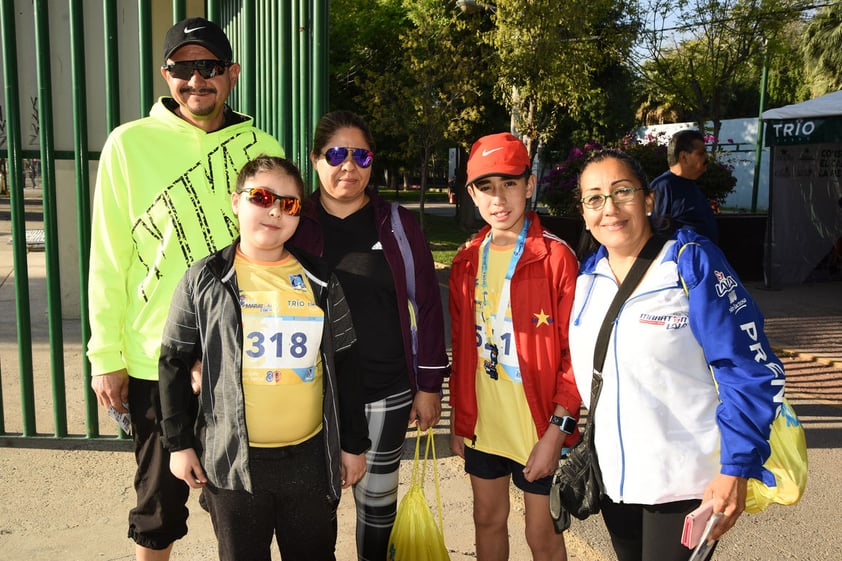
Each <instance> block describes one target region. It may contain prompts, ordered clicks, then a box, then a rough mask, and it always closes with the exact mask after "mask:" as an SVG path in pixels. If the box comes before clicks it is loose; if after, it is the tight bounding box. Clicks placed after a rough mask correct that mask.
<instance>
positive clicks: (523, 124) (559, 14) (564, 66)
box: [489, 0, 637, 155]
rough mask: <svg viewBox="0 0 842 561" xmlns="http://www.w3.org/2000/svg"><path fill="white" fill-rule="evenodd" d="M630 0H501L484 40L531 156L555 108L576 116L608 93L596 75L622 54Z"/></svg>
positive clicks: (549, 131) (500, 91)
mask: <svg viewBox="0 0 842 561" xmlns="http://www.w3.org/2000/svg"><path fill="white" fill-rule="evenodd" d="M636 10H637V7H636V3H635V2H634V0H572V1H570V2H558V1H556V0H532V1H530V2H523V1H521V0H499V1H498V2H497V3H496V13H495V16H494V19H495V28H494V30H493V32H492V33H491V34H490V36H489V41H490V43H491V45H492V46H493V47H494V50H495V51H496V53H497V54H498V56H499V59H500V65H499V69H498V82H497V88H496V93H497V95H498V97H499V98H500V99H501V100H503V101H504V103H505V104H506V105H507V106H508V107H510V108H511V109H512V111H513V114H514V116H515V117H514V118H515V124H516V127H517V130H518V132H520V133H521V135H522V136H523V137H525V139H526V142H527V146H528V148H530V154H531V155H534V148H535V145H536V143H537V142H539V141H542V142H546V141H548V140H549V139H550V138H551V137H552V135H553V133H554V132H555V125H556V124H557V123H558V122H559V119H558V117H559V112H563V113H566V114H569V115H571V116H573V117H574V118H576V117H579V116H580V115H581V114H583V113H585V112H586V110H587V109H588V108H589V107H594V106H598V105H599V104H600V101H604V100H605V99H606V94H605V90H604V89H603V88H601V87H600V84H599V83H598V82H597V80H596V77H597V76H598V75H599V74H600V73H603V72H605V70H606V69H607V68H611V67H614V68H616V65H617V64H618V63H619V61H622V60H623V59H624V58H626V57H627V55H628V53H629V51H630V49H631V45H632V43H633V41H634V38H635V35H636V31H637V29H636V26H635V25H634V14H635V13H636Z"/></svg>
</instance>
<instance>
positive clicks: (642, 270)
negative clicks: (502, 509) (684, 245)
mask: <svg viewBox="0 0 842 561" xmlns="http://www.w3.org/2000/svg"><path fill="white" fill-rule="evenodd" d="M664 241H665V240H664V239H663V238H662V237H660V236H657V235H655V236H652V237H651V238H649V241H648V242H646V245H645V246H644V247H643V249H642V250H641V252H640V254H639V255H638V256H637V259H635V261H634V264H633V265H632V267H631V269H630V270H629V274H628V275H627V276H626V279H625V281H624V282H623V284H622V285H621V286H620V290H618V291H617V294H616V295H615V296H614V300H612V301H611V305H610V306H609V307H608V311H607V312H606V313H605V319H603V320H602V327H600V329H599V335H598V336H597V338H596V345H595V346H594V357H593V378H592V380H591V402H590V405H591V406H590V409H589V410H588V420H587V422H586V423H585V430H584V431H583V433H582V438H580V439H579V442H577V443H576V445H575V446H574V447H573V449H572V450H571V451H570V453H569V454H568V455H567V456H565V457H563V458H561V459H560V460H559V462H558V468H557V469H556V471H555V474H554V475H553V483H552V487H551V489H550V515H551V516H552V518H553V521H554V522H555V524H556V529H557V530H558V531H562V530H564V529H565V528H566V527H567V526H569V517H568V516H567V515H568V514H569V515H572V516H575V517H576V518H578V519H579V520H584V519H585V518H587V517H588V516H590V515H592V514H597V513H599V509H600V502H601V500H602V473H601V471H600V469H599V461H598V459H597V456H596V447H595V446H594V415H595V412H596V404H597V402H598V401H599V394H600V393H601V392H602V366H603V365H604V364H605V355H606V353H607V352H608V339H609V337H610V336H611V330H612V329H613V328H614V321H615V320H616V319H617V314H618V313H619V312H620V308H621V307H622V305H623V303H624V302H625V301H626V299H627V298H628V297H629V295H630V294H631V293H632V291H634V289H635V288H636V287H637V285H638V284H640V280H641V279H642V278H643V275H644V274H646V271H647V270H648V269H649V266H650V265H651V264H652V261H653V260H654V259H655V257H656V256H657V255H658V252H660V251H661V247H663V245H664ZM565 511H566V512H565ZM565 518H567V521H565Z"/></svg>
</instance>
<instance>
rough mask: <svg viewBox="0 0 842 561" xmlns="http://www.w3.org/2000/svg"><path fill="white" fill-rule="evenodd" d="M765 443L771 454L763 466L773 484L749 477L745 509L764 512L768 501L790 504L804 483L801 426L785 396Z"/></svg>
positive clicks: (805, 457) (804, 464) (805, 449)
mask: <svg viewBox="0 0 842 561" xmlns="http://www.w3.org/2000/svg"><path fill="white" fill-rule="evenodd" d="M769 446H770V447H771V449H772V453H771V454H770V455H769V458H768V459H767V460H766V463H765V464H763V467H764V468H766V469H767V470H769V471H770V472H772V474H773V475H774V476H775V484H774V485H769V484H766V483H764V482H763V481H760V480H758V479H749V480H748V487H747V492H746V512H750V513H755V512H761V511H764V510H766V508H768V507H769V505H770V504H772V503H777V504H780V505H793V504H795V503H797V502H798V501H799V500H800V499H801V495H802V494H804V488H805V487H806V486H807V440H806V439H805V437H804V427H802V426H801V422H800V421H799V420H798V416H797V415H796V414H795V411H793V410H792V407H791V406H790V405H789V402H788V401H787V400H786V399H784V402H783V405H781V412H780V413H779V414H778V416H777V417H775V420H774V421H773V422H772V432H771V433H770V435H769Z"/></svg>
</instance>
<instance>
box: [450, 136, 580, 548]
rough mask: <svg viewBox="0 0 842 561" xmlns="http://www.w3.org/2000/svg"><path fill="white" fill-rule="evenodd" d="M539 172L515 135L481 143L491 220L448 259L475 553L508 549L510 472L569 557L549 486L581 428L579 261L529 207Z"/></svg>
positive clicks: (537, 539) (535, 532)
mask: <svg viewBox="0 0 842 561" xmlns="http://www.w3.org/2000/svg"><path fill="white" fill-rule="evenodd" d="M535 181H536V180H535V177H534V176H533V175H532V173H531V171H530V159H529V155H528V154H527V151H526V148H525V147H524V145H523V143H522V142H521V141H520V140H518V139H517V138H515V137H514V136H512V135H511V134H508V133H500V134H493V135H489V136H485V137H483V138H480V139H479V140H478V141H477V142H476V143H475V144H474V145H473V147H472V149H471V154H470V156H469V158H468V181H467V184H468V187H467V188H468V193H469V194H470V195H471V198H472V199H473V201H474V204H476V206H477V207H478V208H479V212H480V214H481V215H482V218H483V219H484V220H485V221H486V222H487V223H488V226H486V227H485V228H483V229H482V230H481V231H480V233H479V234H478V235H477V236H476V237H475V238H474V239H473V240H472V241H471V242H469V243H468V244H467V246H466V247H465V248H463V249H462V250H461V251H460V252H459V253H458V254H457V255H456V257H455V259H454V260H453V266H452V269H451V274H450V315H451V326H452V327H451V328H452V336H453V367H452V373H451V379H450V401H451V405H452V408H453V411H452V415H453V417H452V419H451V433H452V434H451V448H452V449H453V451H454V453H456V454H458V455H459V456H461V457H463V458H464V459H465V471H466V472H467V473H468V474H470V476H471V487H472V490H473V495H474V523H475V526H476V547H477V559H478V561H490V560H505V559H508V553H509V542H508V530H507V527H506V523H507V519H508V516H509V480H510V479H512V480H513V481H514V484H515V486H517V487H518V488H519V489H521V490H522V491H523V493H524V504H525V507H526V541H527V544H528V545H529V548H530V549H531V551H532V557H533V559H534V560H536V561H544V560H546V561H548V560H553V561H563V560H566V559H567V553H566V550H565V547H564V536H563V535H562V534H557V533H556V532H555V530H554V527H553V521H552V518H551V517H550V512H549V492H550V484H551V481H552V474H553V472H554V471H555V469H556V467H557V466H558V460H559V456H560V453H561V449H562V446H565V445H566V446H571V445H572V444H573V443H574V442H575V441H576V440H577V438H578V435H577V430H576V423H577V417H578V412H579V405H580V401H581V400H580V398H579V393H578V391H577V389H576V384H575V381H574V379H573V371H572V368H571V365H570V352H569V348H568V340H567V324H568V319H569V316H570V309H571V305H572V303H573V290H574V287H575V283H576V274H577V272H578V263H577V261H576V257H575V255H574V254H573V251H572V250H571V249H570V247H569V246H568V245H567V244H565V243H564V242H563V241H561V240H560V239H559V238H558V237H556V236H554V235H553V234H551V233H549V232H547V231H545V230H544V229H543V228H542V227H541V222H540V220H539V218H538V215H537V214H535V213H534V212H527V210H526V205H527V200H528V199H529V198H530V197H531V196H532V192H533V190H534V189H535Z"/></svg>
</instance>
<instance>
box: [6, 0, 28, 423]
mask: <svg viewBox="0 0 842 561" xmlns="http://www.w3.org/2000/svg"><path fill="white" fill-rule="evenodd" d="M0 32H2V34H3V83H4V84H5V93H6V145H7V147H8V148H7V155H8V170H9V183H10V186H9V204H10V206H11V211H12V242H13V245H12V253H13V256H14V257H13V261H14V269H15V316H16V320H17V328H18V362H19V366H20V395H21V417H22V418H23V431H22V432H23V436H34V435H35V434H36V432H37V431H36V427H35V392H34V388H33V384H32V325H31V323H30V319H29V310H30V308H29V273H28V271H29V269H28V264H27V260H26V222H25V216H24V207H23V187H24V185H23V181H24V179H23V170H22V169H21V167H22V166H21V140H20V132H21V131H20V95H19V93H18V55H17V37H16V34H15V3H14V1H13V0H2V4H0Z"/></svg>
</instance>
